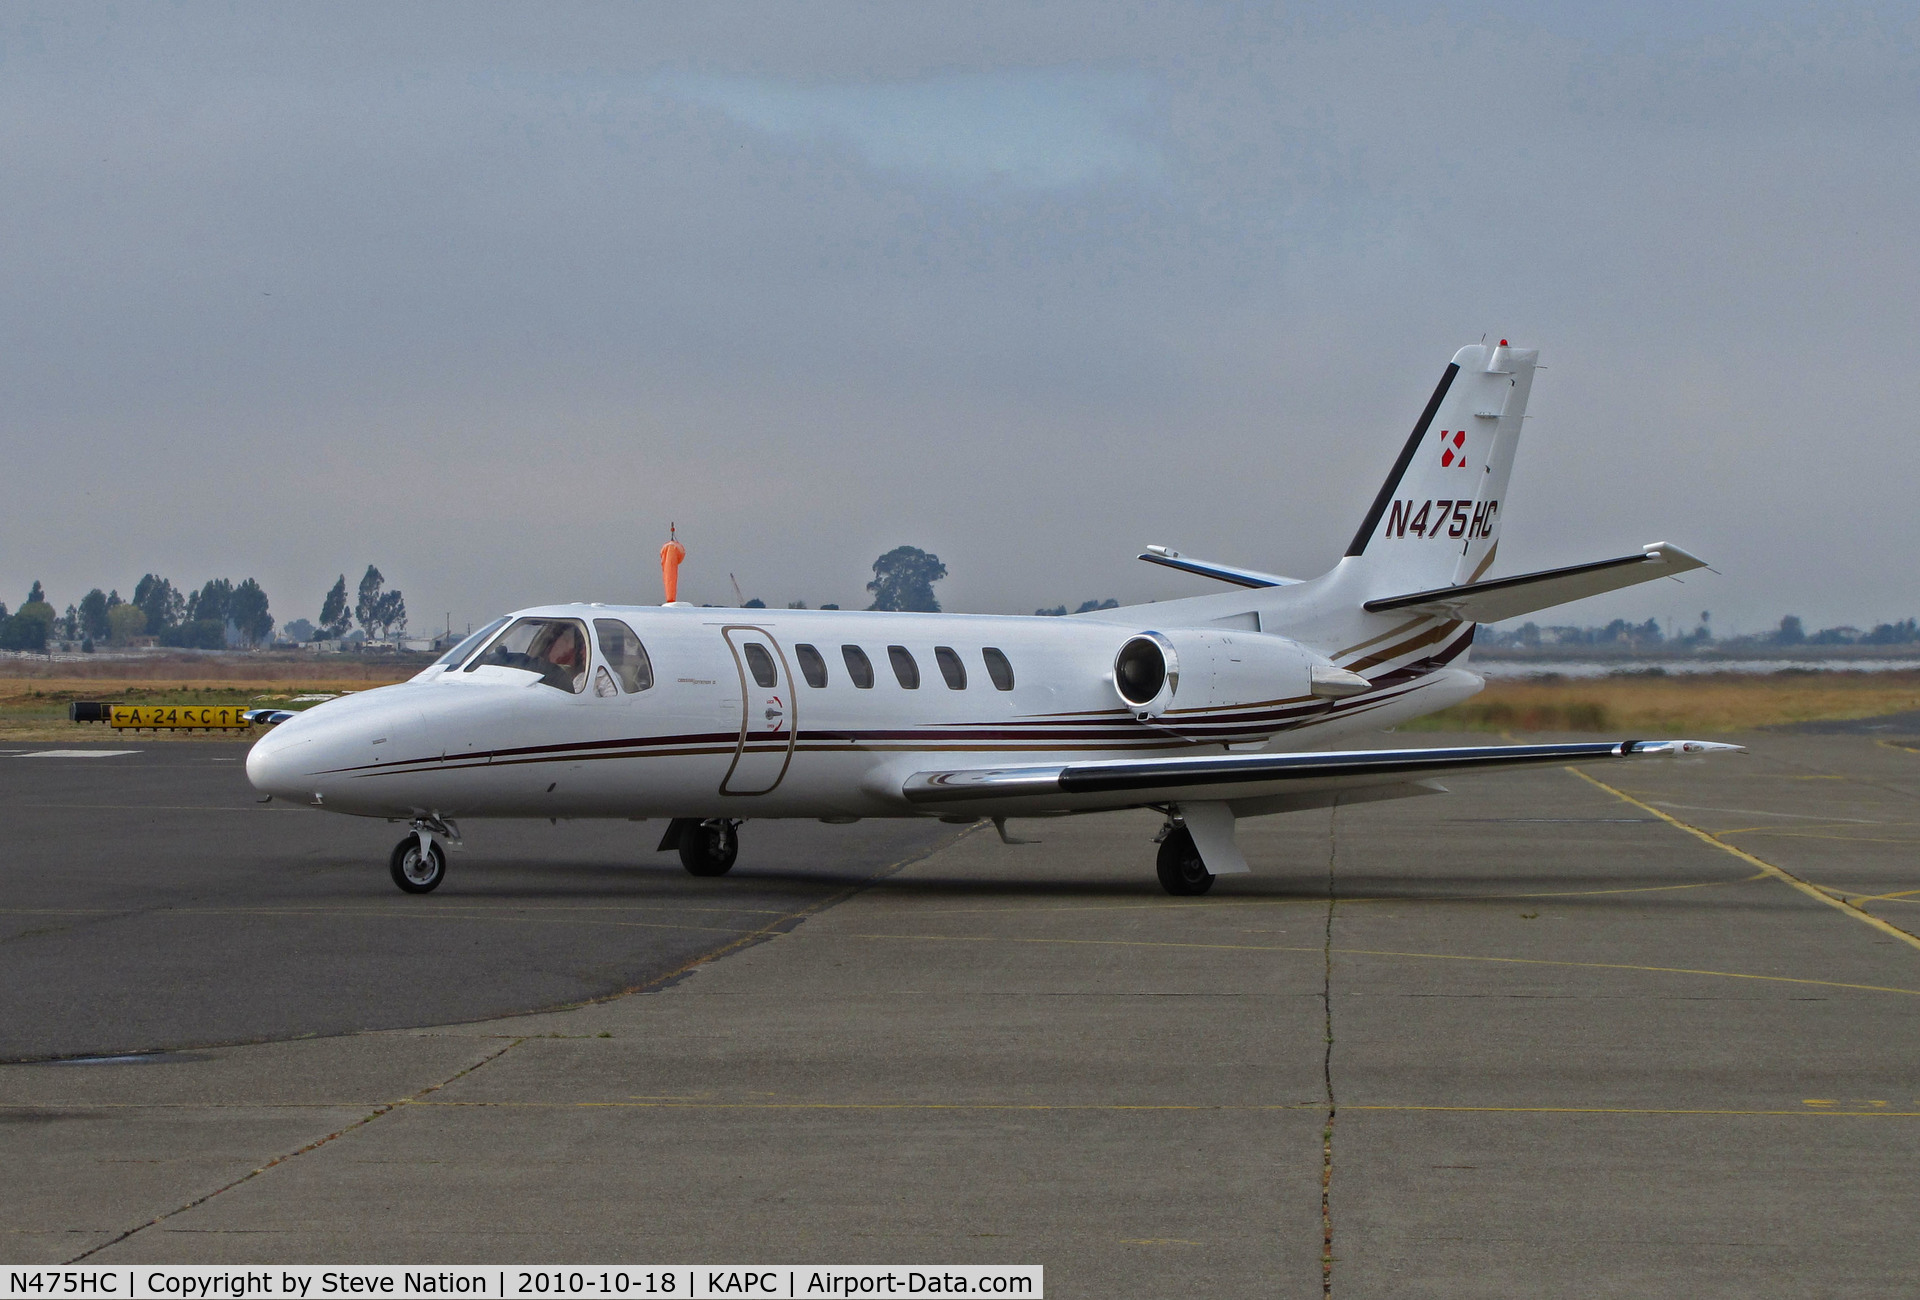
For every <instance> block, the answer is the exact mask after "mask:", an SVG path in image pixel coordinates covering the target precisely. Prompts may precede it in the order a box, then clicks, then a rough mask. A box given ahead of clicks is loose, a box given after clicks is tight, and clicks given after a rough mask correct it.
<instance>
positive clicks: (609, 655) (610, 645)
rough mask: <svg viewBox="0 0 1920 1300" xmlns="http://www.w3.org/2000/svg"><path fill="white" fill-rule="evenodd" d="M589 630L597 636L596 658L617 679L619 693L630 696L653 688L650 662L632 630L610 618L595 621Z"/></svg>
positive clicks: (643, 647) (645, 650)
mask: <svg viewBox="0 0 1920 1300" xmlns="http://www.w3.org/2000/svg"><path fill="white" fill-rule="evenodd" d="M593 630H594V631H595V632H598V633H599V634H600V656H601V658H603V659H605V660H606V661H607V666H608V667H609V668H611V669H613V672H614V675H615V676H616V677H618V678H619V679H620V686H621V689H623V690H625V691H626V693H627V694H629V695H632V694H633V693H634V692H636V691H644V690H647V689H649V688H651V687H652V686H653V661H652V660H651V659H649V658H647V648H646V647H645V646H643V645H641V644H640V638H639V637H637V636H635V635H634V634H633V629H632V628H630V627H628V626H627V625H626V624H625V623H622V622H621V621H620V620H618V619H614V618H596V619H594V620H593Z"/></svg>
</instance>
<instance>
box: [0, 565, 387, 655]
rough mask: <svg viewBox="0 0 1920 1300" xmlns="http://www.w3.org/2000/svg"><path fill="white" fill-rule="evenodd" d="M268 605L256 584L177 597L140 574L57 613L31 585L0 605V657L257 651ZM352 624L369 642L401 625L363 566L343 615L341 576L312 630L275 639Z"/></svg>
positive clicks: (293, 628)
mask: <svg viewBox="0 0 1920 1300" xmlns="http://www.w3.org/2000/svg"><path fill="white" fill-rule="evenodd" d="M270 607H271V602H270V601H269V600H268V599H267V593H266V591H265V590H263V589H262V588H261V586H260V584H259V582H258V581H256V580H255V579H253V578H242V579H241V580H240V581H239V582H234V581H232V580H231V579H228V578H214V579H212V580H210V581H208V582H207V583H206V584H205V585H203V586H201V587H199V588H198V589H196V590H189V591H185V592H183V591H181V590H180V589H178V588H176V587H175V586H174V585H173V583H172V582H171V581H170V580H169V579H167V578H163V577H161V576H160V575H159V574H156V573H148V574H143V575H142V576H141V578H140V581H139V582H138V583H136V584H135V585H134V588H133V598H132V599H131V600H128V599H125V598H123V597H122V596H121V595H120V592H119V590H118V589H117V588H115V589H113V590H110V591H102V590H100V588H98V587H95V588H94V589H93V590H91V591H89V592H88V593H87V594H86V595H84V596H82V597H81V598H80V599H79V601H78V602H76V603H74V604H71V605H68V606H67V609H66V613H64V614H61V613H57V612H56V611H55V609H54V606H53V603H52V602H51V601H49V600H48V599H47V595H46V589H45V588H44V587H43V586H42V585H41V584H40V582H39V581H37V580H36V581H35V582H34V584H33V587H32V589H31V590H30V591H28V593H27V598H26V600H25V601H23V602H21V605H20V608H18V609H17V610H13V611H11V612H9V611H8V609H7V607H6V605H5V604H4V603H0V650H28V651H36V652H43V651H45V650H46V649H47V647H48V646H49V645H50V644H51V643H53V642H55V641H68V642H74V641H77V642H79V643H80V648H81V649H82V650H83V651H88V652H91V651H92V650H93V649H94V647H95V646H97V645H126V644H128V643H129V642H131V641H132V640H133V639H134V638H136V637H152V638H153V639H154V641H155V643H156V644H159V645H163V646H173V647H179V648H182V649H193V650H221V649H225V648H226V647H228V646H230V645H233V646H246V647H252V646H257V645H262V644H265V643H268V642H271V641H272V640H273V634H274V626H275V624H274V617H273V614H272V613H271V612H270ZM356 620H357V621H358V622H359V624H360V626H361V628H362V629H363V630H364V632H365V634H366V635H367V636H369V637H386V636H391V635H393V634H394V633H395V632H397V631H405V629H406V626H407V602H406V598H405V597H404V596H403V595H401V593H400V592H398V591H388V590H387V589H386V579H385V577H383V576H382V575H381V573H380V570H379V569H377V568H375V567H374V566H373V565H371V564H369V565H368V566H367V571H366V574H365V575H364V576H363V577H362V578H361V579H360V587H359V592H358V599H357V600H356V601H355V603H354V606H353V608H352V609H351V610H349V609H348V608H347V579H346V575H345V574H342V575H341V576H340V578H339V580H338V581H336V582H335V583H334V585H333V589H332V590H331V591H329V592H328V593H327V595H326V597H325V599H324V600H323V601H322V602H321V611H320V622H319V624H318V626H316V625H315V624H313V623H310V622H308V621H307V620H306V619H304V618H302V619H295V620H294V621H293V622H292V623H290V624H288V625H287V627H286V628H285V629H283V635H285V636H287V637H289V638H290V639H292V640H296V641H309V640H316V639H320V638H323V637H325V638H332V639H338V638H340V637H343V636H345V635H347V634H348V633H349V632H350V630H351V629H352V627H353V624H354V622H355V621H356Z"/></svg>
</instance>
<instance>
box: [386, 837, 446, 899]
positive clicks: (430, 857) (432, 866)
mask: <svg viewBox="0 0 1920 1300" xmlns="http://www.w3.org/2000/svg"><path fill="white" fill-rule="evenodd" d="M387 866H388V869H389V870H390V871H392V873H393V883H394V884H396V885H398V886H400V888H402V889H404V890H406V891H407V892H408V893H409V894H431V893H432V892H433V891H434V890H436V889H438V888H439V887H440V882H441V881H442V880H445V879H446V878H447V854H446V850H444V849H442V848H441V847H440V846H439V845H438V844H435V843H434V842H432V841H431V840H429V841H428V842H427V849H426V852H424V853H422V852H421V851H420V837H419V836H418V835H409V836H407V838H405V839H404V840H401V841H400V842H399V843H398V844H396V845H394V846H393V857H392V858H390V859H389V860H388V862H387Z"/></svg>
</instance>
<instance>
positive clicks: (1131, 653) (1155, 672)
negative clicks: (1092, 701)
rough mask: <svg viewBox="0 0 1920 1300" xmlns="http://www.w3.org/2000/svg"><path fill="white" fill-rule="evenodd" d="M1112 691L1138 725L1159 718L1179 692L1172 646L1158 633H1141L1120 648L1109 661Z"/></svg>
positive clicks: (1176, 658)
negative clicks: (1116, 693)
mask: <svg viewBox="0 0 1920 1300" xmlns="http://www.w3.org/2000/svg"><path fill="white" fill-rule="evenodd" d="M1113 689H1114V690H1115V691H1116V692H1118V693H1119V696H1120V702H1121V703H1122V704H1124V705H1126V706H1127V707H1128V708H1129V709H1131V710H1132V711H1133V716H1134V717H1136V718H1138V719H1140V720H1141V721H1142V722H1145V721H1146V720H1147V719H1149V718H1157V717H1159V716H1160V715H1161V714H1162V713H1164V712H1165V711H1166V708H1167V706H1168V705H1169V704H1171V703H1173V695H1174V692H1175V691H1177V690H1179V689H1180V657H1179V655H1177V654H1176V653H1175V652H1174V649H1173V643H1172V642H1171V641H1169V640H1167V638H1165V637H1164V636H1161V635H1160V634H1159V633H1158V632H1144V633H1142V634H1141V635H1139V636H1136V637H1134V638H1133V639H1132V640H1130V641H1128V642H1127V643H1126V644H1125V645H1123V646H1121V647H1120V653H1119V654H1117V655H1115V656H1114V657H1113Z"/></svg>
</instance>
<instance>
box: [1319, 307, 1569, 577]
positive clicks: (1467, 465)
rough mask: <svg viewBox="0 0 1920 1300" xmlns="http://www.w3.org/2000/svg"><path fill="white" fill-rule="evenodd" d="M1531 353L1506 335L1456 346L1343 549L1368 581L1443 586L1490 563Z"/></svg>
mask: <svg viewBox="0 0 1920 1300" xmlns="http://www.w3.org/2000/svg"><path fill="white" fill-rule="evenodd" d="M1538 356H1539V353H1538V352H1535V351H1532V350H1523V349H1520V348H1511V347H1508V346H1507V341H1506V340H1505V339H1502V340H1500V343H1499V345H1498V346H1495V347H1488V346H1486V345H1485V344H1478V343H1477V344H1474V345H1472V346H1470V347H1464V348H1461V349H1460V350H1459V351H1458V352H1457V353H1455V354H1454V357H1453V362H1452V364H1450V365H1449V366H1448V367H1447V370H1446V373H1445V374H1444V375H1442V376H1441V379H1440V384H1439V386H1438V387H1437V388H1435V389H1434V392H1433V396H1432V397H1431V398H1429V399H1428V401H1427V406H1426V409H1425V410H1424V411H1423V412H1421V415H1420V420H1419V423H1417V424H1416V425H1415V426H1414V429H1413V433H1412V435H1411V436H1410V437H1408V439H1407V442H1406V445H1405V446H1404V447H1402V448H1401V450H1400V458H1399V459H1398V460H1397V461H1395V462H1394V466H1393V472H1392V473H1391V474H1389V475H1388V476H1387V481H1386V482H1385V483H1384V484H1382V485H1381V488H1380V493H1379V495H1378V496H1377V497H1375V498H1374V502H1373V507H1372V508H1371V509H1370V510H1368V512H1367V516H1366V519H1365V520H1364V521H1363V522H1362V523H1361V525H1360V530H1359V531H1358V532H1357V533H1355V534H1354V537H1353V542H1352V544H1351V545H1350V546H1348V547H1347V556H1348V558H1349V559H1350V560H1352V561H1355V562H1356V564H1355V567H1356V568H1364V569H1365V571H1366V573H1367V578H1368V580H1367V584H1366V585H1367V586H1368V588H1370V589H1375V588H1377V590H1379V591H1381V592H1387V591H1419V590H1423V589H1430V588H1435V587H1444V586H1449V585H1451V584H1454V583H1460V582H1472V581H1474V580H1475V579H1477V578H1480V577H1482V576H1484V575H1485V573H1486V571H1487V570H1488V569H1489V568H1490V567H1492V564H1493V559H1494V552H1495V550H1496V549H1497V548H1498V546H1499V541H1500V519H1501V514H1502V512H1503V510H1504V508H1505V505H1506V492H1507V480H1508V477H1509V476H1510V475H1511V473H1512V472H1513V456H1514V452H1515V450H1516V449H1517V448H1518V446H1519V442H1520V422H1521V418H1522V417H1523V416H1524V415H1525V414H1526V407H1527V394H1528V392H1529V390H1530V389H1531V388H1532V386H1533V370H1534V362H1535V359H1536V358H1537V357H1538Z"/></svg>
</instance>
